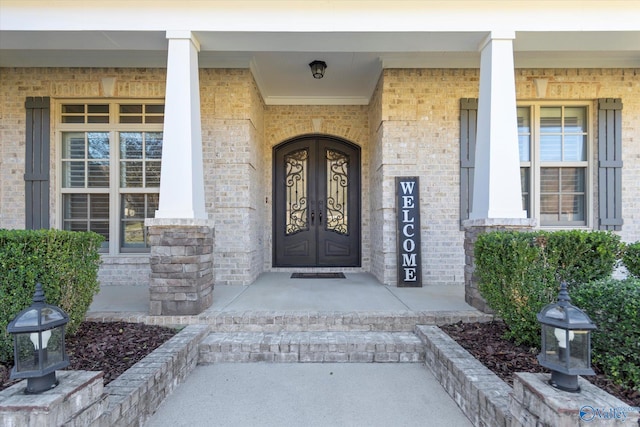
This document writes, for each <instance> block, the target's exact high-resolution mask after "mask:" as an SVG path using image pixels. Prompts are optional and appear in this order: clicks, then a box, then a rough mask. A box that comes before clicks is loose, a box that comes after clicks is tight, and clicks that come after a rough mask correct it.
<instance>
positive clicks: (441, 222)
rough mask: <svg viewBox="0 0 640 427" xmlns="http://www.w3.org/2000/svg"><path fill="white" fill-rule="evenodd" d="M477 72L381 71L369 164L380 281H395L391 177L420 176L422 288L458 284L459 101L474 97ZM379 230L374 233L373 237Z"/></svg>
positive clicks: (461, 258) (460, 236) (461, 257)
mask: <svg viewBox="0 0 640 427" xmlns="http://www.w3.org/2000/svg"><path fill="white" fill-rule="evenodd" d="M478 80H479V71H478V70H471V69H468V70H441V69H424V70H406V69H388V70H385V71H384V73H383V76H382V82H381V85H380V87H381V101H380V105H381V109H382V112H381V114H380V120H381V124H380V127H379V129H378V150H377V152H376V161H377V162H379V165H377V169H378V170H379V173H380V176H378V177H377V178H376V179H377V180H381V182H380V188H381V192H382V196H381V200H380V201H379V203H378V205H377V206H376V208H377V209H379V210H380V211H381V212H379V213H377V215H378V218H377V220H378V221H379V222H380V224H381V225H382V237H381V245H380V246H378V247H379V248H380V249H379V250H380V251H381V254H379V255H378V258H379V260H380V262H382V263H383V264H382V265H378V267H377V271H379V270H380V268H381V267H382V276H380V273H378V274H376V275H377V276H378V278H379V279H380V280H382V281H383V282H384V283H387V284H395V283H396V262H397V261H396V231H395V229H396V209H395V181H394V178H395V177H396V176H418V177H420V192H421V194H420V207H421V210H420V216H421V226H422V230H421V231H422V268H423V271H422V274H423V284H424V285H441V284H447V285H448V284H454V283H461V282H462V281H463V279H464V251H463V240H464V235H463V233H461V232H460V226H459V219H460V218H459V212H458V211H459V209H458V206H459V199H458V194H459V182H460V178H459V161H460V159H459V150H460V148H459V139H460V137H459V134H460V124H459V120H460V112H459V108H460V107H459V105H460V98H465V97H474V96H477V92H478ZM378 232H379V231H378Z"/></svg>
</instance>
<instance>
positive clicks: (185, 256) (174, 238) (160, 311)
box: [146, 219, 213, 316]
mask: <svg viewBox="0 0 640 427" xmlns="http://www.w3.org/2000/svg"><path fill="white" fill-rule="evenodd" d="M146 225H147V226H149V242H150V244H151V258H150V259H149V262H150V264H151V278H150V281H149V294H150V295H149V299H150V307H149V314H150V315H152V316H172V315H191V314H199V313H201V312H202V311H204V310H205V309H206V308H208V307H209V306H210V305H211V303H212V302H213V228H212V227H210V226H209V225H208V224H207V221H198V220H163V219H152V220H147V222H146Z"/></svg>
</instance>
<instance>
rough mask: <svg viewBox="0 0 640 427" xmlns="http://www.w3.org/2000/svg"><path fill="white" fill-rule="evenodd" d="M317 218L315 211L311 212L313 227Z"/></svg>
mask: <svg viewBox="0 0 640 427" xmlns="http://www.w3.org/2000/svg"><path fill="white" fill-rule="evenodd" d="M315 218H316V213H315V212H314V211H311V225H313V221H314V220H315Z"/></svg>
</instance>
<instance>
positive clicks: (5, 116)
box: [0, 68, 640, 285]
mask: <svg viewBox="0 0 640 427" xmlns="http://www.w3.org/2000/svg"><path fill="white" fill-rule="evenodd" d="M0 77H1V78H0V182H1V185H0V227H1V228H23V227H24V182H23V174H24V150H25V147H24V139H25V135H24V134H25V129H24V128H25V123H24V120H25V117H24V116H25V112H24V101H25V98H26V97H27V96H51V97H52V101H53V105H52V107H54V110H53V111H52V116H53V117H52V121H51V126H52V153H51V185H52V189H51V200H52V206H51V218H52V226H56V225H57V224H58V222H57V221H58V218H57V215H58V210H59V206H58V203H59V202H58V198H57V193H56V186H57V181H56V176H57V172H58V171H57V168H56V160H55V159H56V155H57V152H56V150H57V144H58V141H57V140H56V134H55V132H56V117H57V116H56V114H57V112H56V111H55V101H56V99H59V98H78V99H80V98H101V97H103V96H104V94H103V92H102V86H101V83H100V82H101V79H102V78H103V77H116V88H115V94H114V97H127V98H162V97H163V96H164V90H165V70H163V69H115V68H96V69H80V68H2V69H0ZM535 78H546V79H548V81H549V83H548V87H547V93H546V96H545V98H544V99H558V100H565V99H593V100H595V99H597V98H616V97H620V98H622V102H623V104H624V109H623V114H622V118H623V121H622V125H623V153H624V170H623V215H624V221H625V224H624V226H623V230H622V232H621V233H620V234H621V236H622V238H623V240H625V241H637V240H640V198H638V196H637V195H638V194H639V193H640V144H638V141H640V70H639V69H590V70H573V69H572V70H564V69H563V70H554V69H540V70H537V69H526V70H516V90H517V96H518V99H536V91H535V85H534V83H533V80H534V79H535ZM478 80H479V71H478V70H477V69H460V70H454V69H447V70H442V69H423V70H413V69H409V70H404V69H403V70H399V69H387V70H384V71H383V74H382V76H381V78H380V81H379V83H378V86H377V88H376V90H375V92H374V94H373V95H372V99H371V102H370V105H369V106H265V105H264V103H263V101H262V99H261V97H260V94H259V93H258V90H257V87H256V84H255V82H254V80H253V77H252V75H251V73H250V71H249V70H246V69H206V70H201V71H200V83H201V88H202V89H201V105H202V136H203V159H204V170H205V203H206V209H207V212H208V213H209V215H210V217H211V218H212V219H213V220H214V222H215V244H216V247H215V252H214V274H215V283H216V284H226V283H228V284H248V283H251V282H252V281H253V280H254V279H255V277H257V275H258V274H259V273H260V272H262V271H268V270H270V269H271V219H272V218H271V215H272V214H271V209H272V204H271V203H272V194H271V192H272V188H271V187H272V180H271V179H272V177H271V173H272V159H271V156H272V148H273V146H275V145H277V144H279V143H280V142H283V141H285V140H287V139H289V138H292V137H295V136H299V135H303V134H308V133H316V132H317V133H324V134H328V135H335V136H338V137H341V138H344V139H347V140H349V141H352V142H354V143H356V144H358V145H359V146H360V147H361V149H362V175H363V176H362V189H363V195H362V237H363V241H362V248H363V251H362V253H363V259H362V268H361V269H360V270H362V271H371V272H372V273H373V274H374V275H375V276H376V277H377V278H378V279H379V280H381V281H382V282H383V283H386V284H395V276H396V273H395V263H396V256H395V244H396V243H395V242H396V236H395V197H394V193H395V189H394V177H395V176H400V175H409V176H410V175H415V176H419V177H420V188H421V198H420V203H421V217H422V230H421V231H422V259H423V275H424V276H423V279H424V283H425V285H433V284H454V283H455V284H462V282H463V277H464V251H463V244H462V242H463V238H464V235H463V232H462V231H460V228H459V213H458V206H459V201H458V191H459V190H458V187H459V163H458V162H459V159H458V156H459V146H458V141H459V127H460V125H459V99H460V98H470V97H477V95H478ZM595 118H596V117H595V109H594V117H593V119H594V120H595ZM314 119H320V120H319V121H318V120H314ZM314 122H315V124H316V125H315V126H317V127H314ZM596 124H597V122H596ZM594 131H595V132H596V134H597V129H594ZM595 190H596V191H597V189H595ZM238 230H242V231H243V232H242V233H238ZM127 260H129V261H127ZM141 260H143V261H144V262H146V257H145V256H123V257H118V258H117V260H116V259H113V260H111V259H110V260H107V259H106V258H105V261H106V262H105V265H104V266H103V268H102V269H101V272H100V275H101V276H100V277H101V280H102V281H103V283H111V284H124V283H126V282H127V277H134V279H131V282H134V283H144V282H145V280H146V279H145V278H146V277H147V275H148V270H147V267H145V265H144V262H141Z"/></svg>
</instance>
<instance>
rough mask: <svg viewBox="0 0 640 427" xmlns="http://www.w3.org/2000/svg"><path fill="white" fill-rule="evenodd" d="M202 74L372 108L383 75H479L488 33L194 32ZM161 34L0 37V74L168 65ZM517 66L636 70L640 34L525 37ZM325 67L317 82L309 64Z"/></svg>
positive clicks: (286, 95)
mask: <svg viewBox="0 0 640 427" xmlns="http://www.w3.org/2000/svg"><path fill="white" fill-rule="evenodd" d="M194 35H195V37H196V39H198V41H199V42H200V45H201V51H200V54H199V65H200V67H201V68H250V69H251V71H252V73H253V75H254V77H255V78H256V81H257V83H258V86H259V88H260V91H261V92H262V95H263V97H264V99H265V102H266V103H267V104H367V103H368V101H369V98H370V96H371V94H372V91H373V89H374V87H375V85H376V82H377V80H378V77H379V75H380V72H381V70H382V69H383V68H479V63H480V62H479V61H480V54H479V51H478V46H479V45H480V43H481V42H482V40H483V39H484V38H485V37H486V36H487V35H488V32H487V31H431V32H428V31H425V32H421V31H380V32H376V31H355V32H346V31H336V32H326V31H325V32H301V31H297V32H274V31H257V32H249V31H194ZM167 44H168V43H167V40H166V37H165V32H164V31H156V30H146V31H58V30H46V31H34V30H32V31H20V30H15V29H12V30H4V29H0V67H70V66H71V67H153V68H156V67H162V68H164V67H166V61H167ZM514 57H515V58H514V59H515V66H516V67H517V68H578V67H579V68H601V67H604V68H629V67H630V68H638V67H640V29H639V30H637V31H635V30H629V29H627V30H625V31H570V32H569V31H567V32H561V31H519V32H516V39H515V41H514ZM316 59H319V60H323V61H325V62H326V63H327V71H326V74H325V77H324V78H323V79H321V80H315V79H313V78H312V76H311V72H310V70H309V67H308V64H309V63H310V62H311V61H313V60H316Z"/></svg>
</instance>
